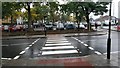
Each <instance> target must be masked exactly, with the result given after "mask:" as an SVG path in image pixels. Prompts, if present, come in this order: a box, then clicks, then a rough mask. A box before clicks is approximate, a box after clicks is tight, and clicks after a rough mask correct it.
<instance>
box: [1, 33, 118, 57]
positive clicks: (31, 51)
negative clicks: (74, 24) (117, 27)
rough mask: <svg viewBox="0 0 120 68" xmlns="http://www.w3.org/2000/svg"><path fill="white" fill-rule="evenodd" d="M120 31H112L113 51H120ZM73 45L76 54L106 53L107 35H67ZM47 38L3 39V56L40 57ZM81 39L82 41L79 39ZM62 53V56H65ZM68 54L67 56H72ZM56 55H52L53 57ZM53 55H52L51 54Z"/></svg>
mask: <svg viewBox="0 0 120 68" xmlns="http://www.w3.org/2000/svg"><path fill="white" fill-rule="evenodd" d="M119 36H120V32H116V31H112V36H111V38H112V52H116V51H118V50H119V49H118V44H120V42H118V41H119V38H120V37H119ZM65 38H66V39H67V40H68V41H69V42H70V43H71V44H72V46H74V47H75V49H76V50H77V51H78V54H77V55H74V54H71V55H72V56H73V57H76V56H87V55H91V54H105V53H106V49H107V48H106V47H107V35H100V36H79V37H65ZM46 40H47V39H46V38H36V39H6V40H2V57H3V58H12V59H17V58H19V59H21V58H24V59H28V58H39V57H44V56H40V53H41V48H42V47H43V46H44V45H45V42H46ZM79 40H80V41H79ZM64 55H66V54H63V55H60V57H64ZM71 55H67V56H71ZM53 56H54V55H52V57H53ZM50 57H51V56H50Z"/></svg>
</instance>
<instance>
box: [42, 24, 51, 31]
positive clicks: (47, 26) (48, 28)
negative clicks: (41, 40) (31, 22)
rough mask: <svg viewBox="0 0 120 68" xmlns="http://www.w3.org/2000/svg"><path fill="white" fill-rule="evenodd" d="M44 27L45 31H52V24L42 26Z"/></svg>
mask: <svg viewBox="0 0 120 68" xmlns="http://www.w3.org/2000/svg"><path fill="white" fill-rule="evenodd" d="M44 26H45V27H46V29H47V30H52V29H53V25H52V24H44Z"/></svg>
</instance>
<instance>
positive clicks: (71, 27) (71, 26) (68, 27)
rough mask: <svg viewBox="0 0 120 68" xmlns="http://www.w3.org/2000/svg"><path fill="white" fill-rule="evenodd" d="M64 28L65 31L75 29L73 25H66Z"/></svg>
mask: <svg viewBox="0 0 120 68" xmlns="http://www.w3.org/2000/svg"><path fill="white" fill-rule="evenodd" d="M65 28H66V29H75V28H76V27H75V25H74V24H67V25H66V27H65Z"/></svg>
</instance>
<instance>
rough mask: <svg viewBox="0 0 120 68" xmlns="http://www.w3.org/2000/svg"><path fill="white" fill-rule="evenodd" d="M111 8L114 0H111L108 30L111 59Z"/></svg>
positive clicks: (108, 56)
mask: <svg viewBox="0 0 120 68" xmlns="http://www.w3.org/2000/svg"><path fill="white" fill-rule="evenodd" d="M111 8H112V0H110V9H109V17H110V18H109V30H108V39H107V59H110V52H111Z"/></svg>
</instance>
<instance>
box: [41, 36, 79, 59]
mask: <svg viewBox="0 0 120 68" xmlns="http://www.w3.org/2000/svg"><path fill="white" fill-rule="evenodd" d="M41 55H42V56H57V57H59V56H63V57H66V56H74V55H75V56H76V55H78V51H77V50H76V48H75V47H74V46H73V45H72V44H71V43H70V42H69V41H68V40H67V39H66V38H65V37H55V38H54V37H48V38H47V41H46V43H45V45H44V46H43V47H42V49H41Z"/></svg>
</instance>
